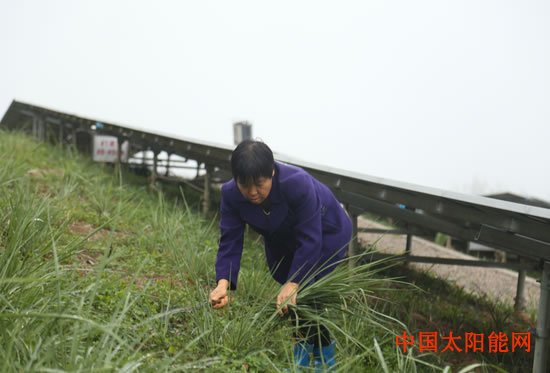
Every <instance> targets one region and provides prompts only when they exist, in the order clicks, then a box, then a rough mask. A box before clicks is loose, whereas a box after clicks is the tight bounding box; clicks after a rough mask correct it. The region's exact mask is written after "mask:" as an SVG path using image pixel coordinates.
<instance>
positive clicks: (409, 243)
mask: <svg viewBox="0 0 550 373" xmlns="http://www.w3.org/2000/svg"><path fill="white" fill-rule="evenodd" d="M412 238H413V236H412V234H410V233H407V242H406V243H405V255H411V247H412Z"/></svg>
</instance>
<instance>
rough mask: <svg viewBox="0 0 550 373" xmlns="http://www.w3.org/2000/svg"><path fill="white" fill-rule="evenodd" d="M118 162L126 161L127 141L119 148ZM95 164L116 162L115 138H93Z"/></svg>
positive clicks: (96, 136) (116, 147)
mask: <svg viewBox="0 0 550 373" xmlns="http://www.w3.org/2000/svg"><path fill="white" fill-rule="evenodd" d="M120 150H121V154H120V161H121V162H127V161H128V141H124V142H123V143H122V146H121V149H120ZM93 159H94V161H95V162H109V163H115V162H118V138H117V137H115V136H103V135H95V136H94V156H93Z"/></svg>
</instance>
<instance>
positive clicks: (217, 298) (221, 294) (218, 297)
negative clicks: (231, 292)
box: [210, 279, 229, 309]
mask: <svg viewBox="0 0 550 373" xmlns="http://www.w3.org/2000/svg"><path fill="white" fill-rule="evenodd" d="M228 287H229V281H227V280H225V279H221V280H219V281H218V286H216V288H215V289H214V290H212V291H211V292H210V304H211V305H212V307H214V308H215V309H218V308H223V307H225V305H226V304H227V303H228V302H229V296H228V295H227V288H228Z"/></svg>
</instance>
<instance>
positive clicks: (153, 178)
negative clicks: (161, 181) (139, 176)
mask: <svg viewBox="0 0 550 373" xmlns="http://www.w3.org/2000/svg"><path fill="white" fill-rule="evenodd" d="M158 155H159V151H158V150H156V149H153V169H152V170H151V176H149V188H150V189H151V190H155V189H156V186H155V184H156V182H157V177H158V172H157V171H158V170H157V165H158Z"/></svg>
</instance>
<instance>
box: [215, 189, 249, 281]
mask: <svg viewBox="0 0 550 373" xmlns="http://www.w3.org/2000/svg"><path fill="white" fill-rule="evenodd" d="M227 194H228V193H224V192H223V190H222V198H221V207H220V242H219V246H218V255H217V258H216V283H217V282H218V281H219V280H220V279H226V280H228V281H229V283H230V289H231V290H235V289H236V288H237V279H238V275H239V269H240V266H241V256H242V253H243V237H244V222H243V221H242V220H241V218H240V216H239V214H238V211H236V209H235V208H234V207H232V206H231V205H230V204H229V203H228V199H229V198H228V195H227Z"/></svg>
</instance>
